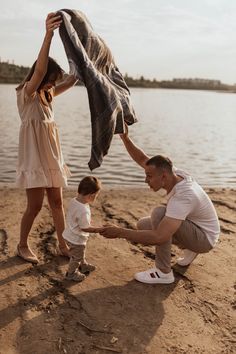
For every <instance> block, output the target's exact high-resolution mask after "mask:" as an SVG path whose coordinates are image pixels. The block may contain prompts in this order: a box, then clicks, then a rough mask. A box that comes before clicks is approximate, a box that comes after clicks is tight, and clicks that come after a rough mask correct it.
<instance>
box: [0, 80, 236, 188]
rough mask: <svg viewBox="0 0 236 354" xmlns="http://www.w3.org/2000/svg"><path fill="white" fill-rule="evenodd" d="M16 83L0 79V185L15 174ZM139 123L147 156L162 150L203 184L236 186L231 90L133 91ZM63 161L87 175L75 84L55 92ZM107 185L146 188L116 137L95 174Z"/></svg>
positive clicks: (235, 114)
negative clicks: (3, 83) (57, 95)
mask: <svg viewBox="0 0 236 354" xmlns="http://www.w3.org/2000/svg"><path fill="white" fill-rule="evenodd" d="M14 88H15V85H0V131H1V140H0V183H2V184H11V183H14V179H15V167H16V161H17V144H18V132H19V126H20V119H19V117H18V112H17V107H16V97H15V90H14ZM131 97H132V102H133V105H134V107H135V111H136V113H137V117H138V120H139V121H138V123H136V124H134V125H133V126H131V127H130V136H131V137H132V139H133V140H134V142H135V143H136V144H137V145H138V146H139V147H141V148H142V149H143V150H144V151H145V152H146V154H147V155H149V156H152V155H156V154H164V155H166V156H168V157H170V158H171V159H172V161H173V162H174V164H175V165H176V166H177V167H179V168H182V169H185V170H186V171H188V172H189V173H191V174H192V175H193V176H194V177H195V178H196V180H197V181H198V182H199V183H200V184H202V185H203V186H209V187H233V188H235V187H236V95H235V94H231V93H217V92H211V91H209V92H208V91H190V90H164V89H140V88H135V89H132V90H131ZM55 119H56V121H57V124H58V126H59V131H60V137H61V145H62V150H63V154H64V159H65V161H66V163H67V165H68V166H69V167H70V169H71V172H72V174H73V176H72V178H70V180H69V185H77V183H78V181H79V180H80V179H81V178H82V177H83V176H85V175H87V174H91V172H90V171H89V168H88V166H87V163H88V161H89V157H90V149H91V126H90V113H89V107H88V99H87V92H86V89H85V88H84V87H74V88H73V89H71V90H69V91H67V92H66V93H64V94H62V95H61V96H59V97H56V98H55ZM92 174H93V175H95V176H97V177H99V178H101V179H102V181H103V184H105V185H116V186H121V185H123V186H131V185H132V186H135V187H137V186H144V183H143V182H144V173H143V170H142V168H140V167H139V166H138V165H136V164H135V162H133V161H132V160H131V159H130V157H129V156H128V154H127V152H126V150H125V148H124V147H123V145H122V142H121V140H120V138H119V136H114V139H113V141H112V145H111V147H110V150H109V153H108V155H107V156H106V157H105V158H104V161H103V164H102V166H101V167H100V168H98V169H95V170H94V171H93V172H92Z"/></svg>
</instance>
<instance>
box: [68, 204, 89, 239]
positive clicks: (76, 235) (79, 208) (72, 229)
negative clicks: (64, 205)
mask: <svg viewBox="0 0 236 354" xmlns="http://www.w3.org/2000/svg"><path fill="white" fill-rule="evenodd" d="M90 223H91V211H90V206H89V204H83V203H81V202H79V201H78V200H77V199H76V198H73V199H71V201H70V203H69V206H68V210H67V214H66V228H65V230H64V231H63V233H62V236H63V238H64V239H65V240H67V241H69V242H71V243H73V244H75V245H86V243H87V240H88V237H89V233H88V232H84V231H82V230H81V229H83V228H87V227H89V226H90Z"/></svg>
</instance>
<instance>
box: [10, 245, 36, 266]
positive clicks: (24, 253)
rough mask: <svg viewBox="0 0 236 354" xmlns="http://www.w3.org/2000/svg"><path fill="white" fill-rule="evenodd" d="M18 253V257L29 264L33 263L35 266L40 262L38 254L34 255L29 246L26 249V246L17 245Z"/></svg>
mask: <svg viewBox="0 0 236 354" xmlns="http://www.w3.org/2000/svg"><path fill="white" fill-rule="evenodd" d="M16 253H17V256H19V257H21V258H22V259H24V260H25V261H27V262H31V263H34V264H37V263H38V262H39V260H38V257H37V256H36V254H34V252H33V251H31V249H30V248H29V247H27V246H26V247H24V246H20V245H17V251H16Z"/></svg>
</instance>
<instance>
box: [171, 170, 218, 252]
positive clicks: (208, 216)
mask: <svg viewBox="0 0 236 354" xmlns="http://www.w3.org/2000/svg"><path fill="white" fill-rule="evenodd" d="M174 172H175V173H176V174H177V175H178V176H181V177H183V180H182V181H181V182H178V183H177V184H176V185H175V186H174V188H173V189H172V190H171V192H170V193H169V194H168V195H167V198H168V202H167V206H166V214H165V215H166V216H168V217H170V218H174V219H178V220H185V219H187V220H190V221H192V222H193V223H194V224H196V225H197V226H199V227H200V228H201V230H202V231H203V232H204V233H205V235H206V236H207V239H208V241H209V242H210V244H211V245H212V246H213V247H214V245H215V244H216V242H217V240H218V238H219V234H220V224H219V220H218V216H217V214H216V210H215V208H214V205H213V203H212V201H211V200H210V198H209V197H208V195H207V194H206V192H205V191H204V190H203V189H202V187H201V186H200V185H199V184H198V183H197V182H196V181H195V180H194V179H193V178H192V177H191V176H190V175H189V174H187V173H186V172H184V171H182V170H178V169H175V170H174Z"/></svg>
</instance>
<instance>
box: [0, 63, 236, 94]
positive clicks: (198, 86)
mask: <svg viewBox="0 0 236 354" xmlns="http://www.w3.org/2000/svg"><path fill="white" fill-rule="evenodd" d="M29 69H30V68H29V67H24V66H19V65H15V64H9V63H8V62H0V84H15V85H17V84H19V83H20V82H21V81H22V80H23V79H24V78H25V76H26V75H27V73H28V72H29ZM124 79H125V82H126V84H127V86H128V87H130V88H132V87H135V88H136V87H137V88H161V89H177V90H201V91H220V92H230V93H236V85H228V84H224V83H222V82H221V81H220V80H214V79H203V78H174V79H172V80H160V81H158V80H156V79H152V80H150V79H146V78H145V77H144V76H142V75H141V76H140V77H139V78H133V77H132V76H129V75H128V74H127V73H126V74H125V75H124ZM79 85H81V84H79Z"/></svg>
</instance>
